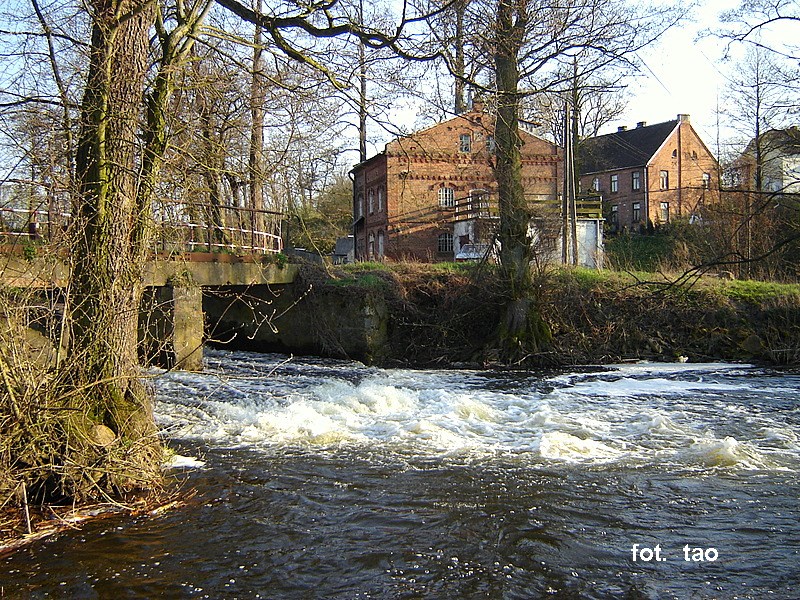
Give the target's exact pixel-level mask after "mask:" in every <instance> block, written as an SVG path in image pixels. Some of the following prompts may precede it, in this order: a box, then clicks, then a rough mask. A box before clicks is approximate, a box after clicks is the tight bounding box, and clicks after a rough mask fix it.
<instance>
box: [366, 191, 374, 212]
mask: <svg viewBox="0 0 800 600" xmlns="http://www.w3.org/2000/svg"><path fill="white" fill-rule="evenodd" d="M367 205H368V206H369V214H373V213H374V212H375V190H370V191H369V196H368V199H367Z"/></svg>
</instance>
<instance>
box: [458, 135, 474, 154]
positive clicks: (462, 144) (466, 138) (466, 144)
mask: <svg viewBox="0 0 800 600" xmlns="http://www.w3.org/2000/svg"><path fill="white" fill-rule="evenodd" d="M458 149H459V152H472V134H469V133H462V134H460V135H459V136H458Z"/></svg>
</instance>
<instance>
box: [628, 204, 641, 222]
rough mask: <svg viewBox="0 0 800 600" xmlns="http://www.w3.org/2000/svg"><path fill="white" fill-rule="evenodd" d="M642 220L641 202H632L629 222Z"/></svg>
mask: <svg viewBox="0 0 800 600" xmlns="http://www.w3.org/2000/svg"><path fill="white" fill-rule="evenodd" d="M641 222H642V203H641V202H634V203H633V206H632V210H631V223H641Z"/></svg>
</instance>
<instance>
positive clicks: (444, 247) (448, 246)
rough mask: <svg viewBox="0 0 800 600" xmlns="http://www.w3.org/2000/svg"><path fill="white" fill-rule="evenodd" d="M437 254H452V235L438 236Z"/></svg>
mask: <svg viewBox="0 0 800 600" xmlns="http://www.w3.org/2000/svg"><path fill="white" fill-rule="evenodd" d="M438 250H439V252H452V251H453V234H452V233H442V234H440V235H439V244H438Z"/></svg>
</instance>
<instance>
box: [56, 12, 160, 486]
mask: <svg viewBox="0 0 800 600" xmlns="http://www.w3.org/2000/svg"><path fill="white" fill-rule="evenodd" d="M92 11H93V14H92V16H93V28H92V43H91V56H90V65H89V72H88V76H87V84H86V91H85V94H84V98H83V105H82V121H81V129H80V135H79V144H78V153H77V161H76V171H77V178H78V181H79V186H80V188H79V193H78V194H77V195H76V200H75V206H74V207H73V215H74V221H75V223H74V230H75V236H74V241H73V246H72V273H71V281H70V292H69V298H70V299H71V303H70V306H69V312H68V314H69V317H70V318H71V326H72V335H71V336H70V352H69V355H68V360H67V364H66V369H65V373H64V378H63V384H64V386H65V390H64V395H65V397H66V398H67V401H68V406H69V408H70V409H72V414H73V418H72V419H71V421H70V424H69V425H68V427H67V435H68V439H67V440H66V443H67V445H68V456H67V459H66V460H67V464H72V463H73V462H74V463H75V464H76V465H77V464H86V463H87V460H86V458H87V455H89V454H91V453H94V454H96V457H95V458H96V460H95V468H94V469H92V470H87V469H77V471H76V472H75V473H73V474H72V476H71V477H69V476H68V477H67V478H66V479H65V483H64V487H65V488H72V489H67V490H66V491H68V492H69V493H70V494H72V495H76V496H81V495H83V496H96V495H101V494H102V493H107V492H108V491H117V490H119V489H122V488H127V487H136V486H138V485H139V483H141V481H142V480H143V479H144V480H147V479H151V476H152V474H153V473H154V472H155V470H156V469H157V468H158V463H159V461H160V446H159V444H158V441H157V439H156V437H155V425H154V421H153V416H152V406H151V398H150V395H149V394H148V393H146V390H145V389H144V387H143V385H142V383H141V380H140V378H139V367H138V358H137V321H138V315H139V303H140V299H141V295H142V279H141V272H142V267H143V261H144V258H145V252H146V245H147V241H148V240H147V237H148V236H147V232H148V228H147V227H146V226H145V225H144V224H143V223H142V220H143V219H148V218H149V217H150V203H149V190H143V189H141V187H140V186H142V185H143V184H142V179H141V171H140V169H141V160H140V159H141V157H142V153H141V147H140V138H139V135H138V134H139V133H140V131H141V125H142V116H143V115H142V96H143V87H144V77H145V72H146V70H147V55H148V42H149V39H148V35H149V30H150V28H151V26H152V24H153V22H154V17H155V5H154V4H153V3H152V2H149V1H148V0H122V1H121V2H113V1H112V2H104V1H102V0H95V1H94V2H93V3H92ZM105 428H108V429H105ZM109 429H110V431H111V432H113V433H114V436H115V439H114V441H113V442H111V441H109V439H108V434H109V432H108V430H109ZM101 431H102V432H104V436H100V437H102V438H103V439H102V440H98V439H97V438H98V435H99V434H98V432H101ZM70 454H72V455H73V456H71V455H70Z"/></svg>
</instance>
